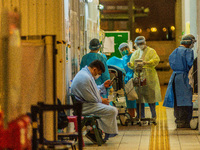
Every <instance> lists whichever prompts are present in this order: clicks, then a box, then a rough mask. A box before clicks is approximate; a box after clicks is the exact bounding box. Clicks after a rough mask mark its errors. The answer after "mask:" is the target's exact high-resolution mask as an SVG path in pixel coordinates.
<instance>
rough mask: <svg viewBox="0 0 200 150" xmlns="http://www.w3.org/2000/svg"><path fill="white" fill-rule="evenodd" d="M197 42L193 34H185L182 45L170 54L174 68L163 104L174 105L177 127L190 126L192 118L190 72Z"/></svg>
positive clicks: (170, 62) (171, 65) (171, 64)
mask: <svg viewBox="0 0 200 150" xmlns="http://www.w3.org/2000/svg"><path fill="white" fill-rule="evenodd" d="M195 42H196V40H195V37H194V36H193V35H191V34H188V35H185V36H183V38H182V40H181V45H180V46H179V47H178V48H176V49H175V50H174V51H173V52H172V53H171V55H170V56H169V64H170V67H171V68H172V70H173V73H172V75H171V78H170V80H169V84H168V87H167V91H166V94H165V99H164V103H163V106H166V107H174V116H175V118H176V120H175V122H176V124H177V128H189V127H190V125H189V123H190V120H191V119H192V110H193V108H192V106H193V103H192V87H191V86H190V84H189V79H188V72H189V70H190V68H191V67H192V65H193V61H194V53H193V50H192V49H191V48H193V47H194V43H195Z"/></svg>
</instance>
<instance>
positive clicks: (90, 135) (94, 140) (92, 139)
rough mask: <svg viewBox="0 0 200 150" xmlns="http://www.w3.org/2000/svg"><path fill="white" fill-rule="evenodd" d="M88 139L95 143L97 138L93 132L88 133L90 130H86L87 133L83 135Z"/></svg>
mask: <svg viewBox="0 0 200 150" xmlns="http://www.w3.org/2000/svg"><path fill="white" fill-rule="evenodd" d="M85 136H86V137H87V138H88V139H89V140H90V141H92V142H93V143H94V144H96V143H97V139H96V137H95V135H94V134H92V133H90V131H88V133H87V134H86V135H85Z"/></svg>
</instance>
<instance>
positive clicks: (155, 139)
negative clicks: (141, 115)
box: [149, 102, 170, 150]
mask: <svg viewBox="0 0 200 150" xmlns="http://www.w3.org/2000/svg"><path fill="white" fill-rule="evenodd" d="M162 105H163V103H162V102H161V103H159V105H158V106H156V107H157V108H156V114H157V125H154V124H152V126H151V137H150V142H149V150H170V145H169V136H168V127H167V115H166V108H165V107H163V106H162Z"/></svg>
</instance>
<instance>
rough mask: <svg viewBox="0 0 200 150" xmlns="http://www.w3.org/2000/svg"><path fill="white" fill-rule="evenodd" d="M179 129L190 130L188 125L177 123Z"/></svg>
mask: <svg viewBox="0 0 200 150" xmlns="http://www.w3.org/2000/svg"><path fill="white" fill-rule="evenodd" d="M177 128H190V124H188V123H177Z"/></svg>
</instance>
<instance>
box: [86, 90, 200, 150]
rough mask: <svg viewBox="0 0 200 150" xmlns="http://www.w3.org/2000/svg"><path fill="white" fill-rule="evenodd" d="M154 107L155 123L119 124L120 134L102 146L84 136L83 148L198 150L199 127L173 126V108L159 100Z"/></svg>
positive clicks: (107, 149) (199, 145)
mask: <svg viewBox="0 0 200 150" xmlns="http://www.w3.org/2000/svg"><path fill="white" fill-rule="evenodd" d="M165 91H166V86H164V87H162V95H164V94H165ZM145 111H146V115H149V114H150V112H149V108H146V110H145ZM156 111H157V116H158V118H157V123H158V124H157V125H156V126H154V125H153V124H151V125H143V126H138V125H136V124H134V125H131V124H129V125H128V126H121V125H119V135H118V136H116V137H114V138H111V139H110V140H109V141H107V143H105V144H103V145H102V146H97V145H94V144H93V143H91V142H90V141H89V140H88V139H87V138H86V137H84V142H85V147H84V150H168V149H170V150H200V135H199V133H198V130H191V129H176V126H175V123H174V116H173V109H172V108H166V109H165V108H164V107H162V103H160V105H159V106H157V108H156ZM158 113H159V114H158ZM159 116H160V117H159ZM147 117H148V116H147Z"/></svg>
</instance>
